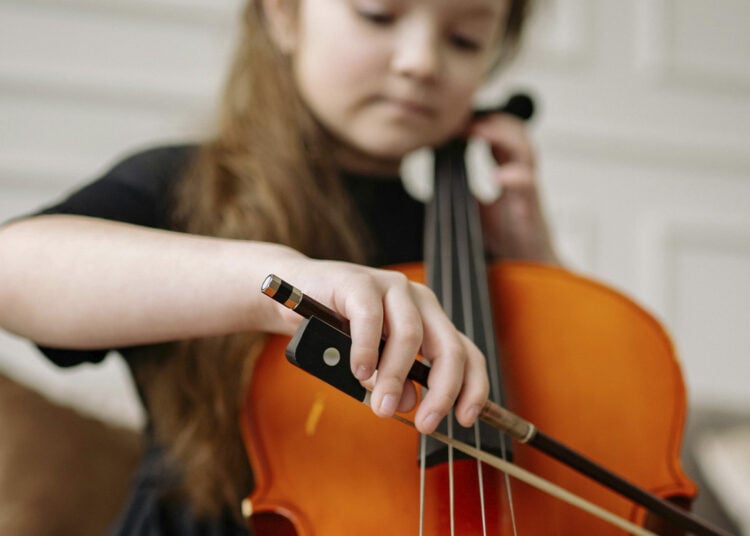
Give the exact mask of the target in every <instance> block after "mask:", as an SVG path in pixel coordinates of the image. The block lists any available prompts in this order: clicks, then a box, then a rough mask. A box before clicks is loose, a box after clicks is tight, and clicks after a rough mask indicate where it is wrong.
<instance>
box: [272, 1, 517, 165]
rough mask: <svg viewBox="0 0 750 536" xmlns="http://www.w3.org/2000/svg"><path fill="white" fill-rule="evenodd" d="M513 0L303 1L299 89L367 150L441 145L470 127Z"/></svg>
mask: <svg viewBox="0 0 750 536" xmlns="http://www.w3.org/2000/svg"><path fill="white" fill-rule="evenodd" d="M283 1H284V0H282V2H283ZM509 1H510V0H300V2H299V6H298V10H297V13H296V18H295V23H294V24H293V25H291V26H292V27H293V29H291V30H290V33H289V35H288V36H287V40H286V44H287V45H286V47H285V48H286V49H287V52H289V53H290V54H291V56H292V64H293V69H294V77H295V81H296V83H297V86H298V90H299V91H300V94H301V96H302V98H303V100H304V101H305V103H306V104H307V106H308V107H309V108H310V110H311V111H312V113H313V114H314V115H315V116H316V117H317V119H318V120H319V121H321V122H322V123H323V125H325V126H326V128H327V129H328V130H329V131H331V132H332V133H333V134H334V136H336V137H337V138H338V139H339V140H340V141H342V142H343V143H344V144H345V145H348V146H349V147H351V148H353V149H354V150H356V151H358V152H362V153H364V154H366V155H369V156H372V157H376V158H381V159H399V158H401V157H402V156H403V155H405V154H406V153H408V152H409V151H411V150H413V149H416V148H418V147H422V146H425V145H436V144H438V143H440V142H442V141H445V140H447V139H448V138H450V137H451V136H453V135H456V134H457V133H459V132H460V131H461V129H462V128H463V127H464V126H466V122H467V120H468V116H469V112H470V109H471V104H472V99H473V95H474V93H475V92H476V90H477V89H478V87H479V85H480V84H481V82H482V81H483V79H484V77H485V76H486V74H487V72H488V70H489V68H490V65H491V63H492V60H493V59H494V58H495V55H496V54H497V43H498V41H499V38H500V32H501V30H502V29H503V28H502V24H503V21H504V20H505V16H506V10H507V8H508V2H509Z"/></svg>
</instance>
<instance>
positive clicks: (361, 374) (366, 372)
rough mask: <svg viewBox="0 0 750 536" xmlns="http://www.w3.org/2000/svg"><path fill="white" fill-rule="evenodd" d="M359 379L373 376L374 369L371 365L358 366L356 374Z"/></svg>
mask: <svg viewBox="0 0 750 536" xmlns="http://www.w3.org/2000/svg"><path fill="white" fill-rule="evenodd" d="M354 375H355V376H356V377H357V379H358V380H366V379H367V378H369V377H370V376H372V369H371V368H370V367H366V366H365V365H360V366H358V367H357V372H356V373H355V374H354Z"/></svg>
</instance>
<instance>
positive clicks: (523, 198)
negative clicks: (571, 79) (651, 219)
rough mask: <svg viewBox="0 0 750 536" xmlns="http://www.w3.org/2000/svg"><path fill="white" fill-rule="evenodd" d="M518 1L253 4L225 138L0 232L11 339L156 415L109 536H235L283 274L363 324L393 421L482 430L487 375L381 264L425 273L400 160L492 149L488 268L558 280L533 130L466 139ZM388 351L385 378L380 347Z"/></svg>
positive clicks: (96, 186) (293, 320) (413, 290)
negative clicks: (511, 263) (428, 150)
mask: <svg viewBox="0 0 750 536" xmlns="http://www.w3.org/2000/svg"><path fill="white" fill-rule="evenodd" d="M527 4H528V0H465V1H461V2H454V1H451V0H406V1H398V2H397V1H395V0H299V1H294V0H256V1H254V2H249V3H248V5H247V7H246V9H245V12H244V18H243V33H242V39H241V42H240V44H239V49H238V52H237V56H236V58H235V61H234V64H233V67H232V70H231V74H230V77H229V81H228V84H227V89H226V93H225V95H224V100H223V103H222V104H223V105H222V108H221V113H220V117H219V124H218V129H217V132H216V134H215V135H214V136H212V137H211V138H210V139H208V140H206V141H204V142H202V143H200V144H199V145H195V146H192V145H191V146H180V147H166V148H158V149H153V150H150V151H146V152H143V153H140V154H136V155H135V156H132V157H130V158H128V159H127V160H125V161H124V162H122V163H120V164H118V165H117V166H115V167H114V168H113V169H112V170H111V171H110V172H109V173H107V174H106V175H105V176H104V177H103V178H101V179H99V180H98V181H95V182H93V183H92V184H89V185H88V186H86V187H84V188H82V189H81V190H79V191H78V192H76V193H74V194H73V195H71V196H70V197H69V198H68V199H66V200H64V201H63V202H61V203H59V204H57V205H55V206H53V207H50V208H47V209H46V210H44V211H42V212H41V213H40V214H37V215H35V216H34V217H30V218H25V219H23V220H20V221H16V222H14V223H12V224H10V225H7V226H5V228H3V229H2V231H0V257H2V258H3V259H4V261H3V264H2V267H0V301H1V302H2V303H3V304H4V307H3V308H2V310H1V311H0V325H2V326H3V327H4V328H6V329H7V330H9V331H11V332H14V333H16V334H19V335H21V336H24V337H27V338H29V339H30V340H32V341H34V342H36V343H37V344H38V345H39V346H40V348H41V349H42V351H43V352H44V353H45V355H47V356H48V357H49V358H50V359H51V360H52V361H54V362H55V363H57V364H59V365H61V366H71V365H75V364H78V363H82V362H97V361H100V360H101V359H103V357H104V355H105V354H106V353H107V351H108V350H110V349H117V350H118V351H119V352H120V353H121V354H122V355H123V356H124V358H125V359H126V361H127V363H128V365H129V367H130V369H131V370H132V373H133V376H134V379H135V383H136V385H137V387H138V390H139V393H140V395H141V397H142V400H143V403H144V405H145V408H146V410H147V414H148V415H149V420H148V426H147V431H146V436H147V443H148V452H147V455H146V457H145V459H144V462H143V464H142V468H141V471H140V472H139V476H138V478H137V481H136V486H135V490H134V493H133V497H132V500H131V503H130V505H129V507H128V509H127V511H126V513H125V516H124V518H123V520H122V522H121V523H120V525H119V527H118V532H119V533H133V532H141V531H143V532H145V531H150V532H149V533H153V534H161V533H173V532H175V533H179V534H193V533H195V534H197V533H201V534H202V533H204V532H203V531H205V533H211V534H242V533H244V531H245V529H243V528H242V525H241V521H240V519H239V513H238V507H239V504H240V500H241V498H242V497H244V496H245V495H246V494H247V492H248V490H249V489H250V488H251V486H252V475H251V472H250V468H249V467H248V464H247V461H246V458H245V453H244V450H243V447H242V443H241V438H240V434H239V429H238V424H237V422H238V406H239V400H240V399H241V395H242V391H243V388H244V386H245V385H246V382H247V378H248V374H249V373H250V371H251V369H252V359H251V358H248V356H249V355H252V352H251V348H252V347H253V345H254V344H255V343H258V342H259V341H260V339H261V336H260V335H259V334H261V333H282V334H291V333H292V332H293V331H294V330H295V327H296V326H297V324H298V323H299V319H298V318H297V316H296V315H295V314H294V313H291V312H288V311H285V310H284V309H283V308H281V307H278V306H277V304H275V303H273V302H272V301H271V300H269V299H268V298H265V297H263V296H262V295H261V294H260V292H259V285H260V282H261V281H262V280H263V279H264V277H265V276H266V275H267V274H269V273H278V274H280V275H282V276H283V277H284V278H285V279H288V280H289V281H291V282H293V283H294V284H295V285H297V286H299V287H300V288H302V289H304V290H305V291H306V292H308V293H309V294H310V295H311V296H314V297H315V298H316V299H318V300H319V301H321V302H323V303H326V304H329V305H330V306H331V307H332V308H334V309H335V310H337V311H338V312H339V313H341V314H342V315H344V316H346V317H348V318H349V319H350V321H351V331H352V341H353V346H352V354H351V355H352V371H353V373H354V374H355V375H356V377H357V378H359V379H360V380H362V381H368V382H369V385H370V386H371V388H372V407H373V411H374V412H375V413H376V414H377V415H378V416H380V417H389V416H392V415H393V414H394V412H395V411H398V410H406V409H408V408H410V407H411V406H413V405H414V404H415V400H416V397H415V392H414V389H413V387H412V386H411V385H410V383H409V382H405V378H406V373H407V371H408V369H409V366H410V365H411V363H412V361H413V359H414V356H415V355H416V354H417V353H420V352H421V353H422V354H423V355H424V357H425V358H426V359H428V360H429V361H430V362H431V364H432V369H431V373H430V378H429V383H430V390H429V392H428V394H427V395H426V396H425V397H424V399H423V400H422V401H421V403H420V405H419V407H418V409H417V413H416V416H415V422H416V426H417V428H418V429H419V430H420V431H422V432H430V431H432V430H434V429H435V427H436V426H437V425H438V423H439V421H440V420H441V419H442V418H443V417H444V416H445V415H446V414H447V413H448V411H449V410H450V409H451V407H453V406H454V405H455V413H456V416H457V418H458V420H459V422H460V423H461V424H463V425H465V426H468V425H471V424H472V423H473V422H474V421H475V419H476V418H477V415H478V412H479V408H481V406H482V405H483V403H484V401H485V399H486V397H487V392H488V385H487V377H486V372H485V364H484V357H483V356H482V355H481V354H480V352H479V351H478V350H477V349H476V347H475V346H474V345H473V344H472V343H471V342H469V341H468V339H467V338H466V337H465V336H464V335H463V334H461V333H459V332H458V331H457V330H456V329H455V328H454V327H453V325H452V324H451V323H450V321H449V320H448V319H447V317H446V316H445V315H444V313H443V312H442V310H441V309H440V306H439V304H438V303H437V301H436V299H435V297H434V295H433V294H432V292H431V291H429V290H428V289H426V288H425V287H423V286H421V285H418V284H415V283H411V282H409V281H407V280H406V279H405V278H404V277H403V276H401V275H400V274H396V273H393V272H390V271H386V270H380V269H377V268H373V267H370V266H378V265H385V264H391V263H399V262H407V261H414V260H419V259H420V258H421V228H422V221H421V218H422V214H423V208H422V206H421V205H420V204H419V203H417V202H416V201H414V200H412V199H411V198H409V197H408V196H407V194H406V193H405V191H404V190H403V188H402V186H401V183H400V182H399V181H397V180H395V178H396V177H397V175H398V169H399V164H400V162H401V159H402V158H403V157H404V156H405V155H406V154H407V153H408V152H410V151H412V150H414V149H417V148H419V147H423V146H431V145H436V144H439V143H441V142H444V141H446V140H447V139H449V138H451V137H454V136H457V135H461V134H462V133H463V134H470V135H474V136H479V137H482V138H485V139H486V140H488V141H489V142H490V143H491V144H492V146H493V149H494V153H495V155H496V157H497V159H498V163H499V164H500V167H499V168H498V171H497V173H496V178H497V180H498V181H499V182H500V183H502V184H503V185H504V186H505V193H504V194H503V195H502V196H501V197H500V199H499V200H497V201H496V202H494V203H492V204H491V205H489V206H485V207H483V225H484V227H485V232H486V234H487V242H486V248H487V250H488V252H489V253H490V254H491V255H493V256H495V257H501V256H503V257H516V258H519V257H523V258H527V259H532V260H539V261H546V262H555V255H554V252H553V250H552V247H551V245H550V241H549V238H548V235H547V232H546V228H545V225H544V221H543V218H542V215H541V212H540V207H539V203H538V200H537V196H536V191H535V188H534V182H533V174H534V170H533V168H534V166H533V156H532V152H531V149H530V146H529V143H528V141H527V138H526V135H525V132H524V127H523V125H522V124H521V123H520V122H519V121H518V120H516V119H513V118H509V117H502V116H493V117H489V118H485V119H483V120H482V121H481V122H478V123H475V124H469V118H470V112H471V104H472V98H473V96H474V94H475V92H476V91H477V89H478V87H479V86H480V84H481V82H482V81H483V80H484V79H485V78H486V77H487V75H488V73H489V72H490V71H491V69H492V68H493V67H494V66H496V65H498V64H500V63H502V62H503V61H505V60H507V59H508V58H509V57H510V56H511V55H512V53H513V51H514V49H515V46H516V44H517V43H518V41H519V39H520V36H521V31H522V28H523V23H524V20H525V18H526V13H527V10H528V5H527ZM383 331H385V332H386V333H387V334H388V342H387V344H386V346H385V349H384V352H383V354H382V358H381V360H380V362H379V365H378V370H377V374H375V365H376V360H377V353H376V350H377V347H378V342H379V340H380V336H381V333H382V332H383Z"/></svg>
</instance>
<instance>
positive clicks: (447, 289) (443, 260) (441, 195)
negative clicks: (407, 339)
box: [435, 158, 455, 536]
mask: <svg viewBox="0 0 750 536" xmlns="http://www.w3.org/2000/svg"><path fill="white" fill-rule="evenodd" d="M436 160H437V158H436ZM449 179H450V175H447V174H445V173H444V172H443V173H440V172H438V173H437V174H436V177H435V180H436V182H437V184H436V185H435V195H436V196H438V197H437V198H436V202H437V205H438V207H439V210H440V213H441V217H440V218H438V237H439V238H438V239H439V242H438V245H439V247H440V258H439V259H438V263H439V266H440V276H441V277H440V289H441V291H440V299H441V303H442V305H443V309H444V310H445V312H446V314H447V315H448V318H450V319H451V320H454V319H455V311H454V301H453V292H452V288H453V284H452V282H453V266H452V263H451V253H452V251H451V247H450V245H451V244H452V243H453V241H454V237H453V228H452V222H451V220H452V218H453V211H452V208H451V202H450V201H451V195H450V194H451V191H450V190H451V184H450V180H449ZM447 424H448V436H449V437H451V438H452V437H453V411H452V410H451V412H450V413H449V415H448V421H447ZM454 492H455V485H454V480H453V446H452V445H450V444H448V496H449V508H450V524H451V536H453V534H454V526H455V500H454Z"/></svg>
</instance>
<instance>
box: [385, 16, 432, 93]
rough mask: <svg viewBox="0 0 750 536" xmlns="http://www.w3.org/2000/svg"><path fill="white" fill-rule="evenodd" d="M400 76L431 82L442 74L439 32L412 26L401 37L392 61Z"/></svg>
mask: <svg viewBox="0 0 750 536" xmlns="http://www.w3.org/2000/svg"><path fill="white" fill-rule="evenodd" d="M392 66H393V70H394V71H395V72H397V73H398V74H400V75H403V76H408V77H412V78H417V79H423V80H431V79H434V78H436V77H437V75H438V73H439V72H440V43H439V40H438V36H437V32H436V31H435V30H434V29H432V28H430V27H429V26H427V25H420V26H416V25H415V26H412V27H411V28H409V29H406V30H405V31H404V32H403V33H402V34H401V36H400V39H399V40H398V43H397V45H396V48H395V50H394V53H393V59H392Z"/></svg>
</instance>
